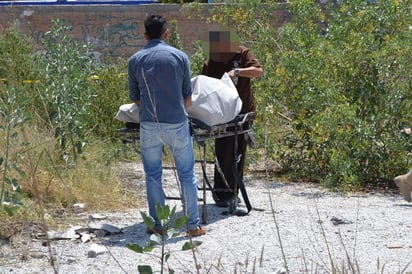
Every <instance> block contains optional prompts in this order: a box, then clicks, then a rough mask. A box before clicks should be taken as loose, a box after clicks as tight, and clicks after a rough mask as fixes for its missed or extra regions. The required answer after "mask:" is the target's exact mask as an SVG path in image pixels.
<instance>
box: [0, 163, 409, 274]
mask: <svg viewBox="0 0 412 274" xmlns="http://www.w3.org/2000/svg"><path fill="white" fill-rule="evenodd" d="M128 165H130V166H129V168H130V169H131V170H132V171H133V173H135V174H137V176H136V177H135V178H142V176H143V171H142V168H141V166H139V165H138V164H128ZM164 172H165V175H164V181H165V189H166V192H167V195H170V196H176V194H177V193H176V191H175V189H176V186H175V182H174V180H173V173H172V171H171V170H165V171H164ZM200 176H201V175H199V178H201V177H200ZM134 183H135V184H136V186H140V188H139V189H140V190H141V189H142V188H141V185H142V184H143V183H142V180H141V179H136V180H135V182H134ZM245 183H246V189H247V192H248V195H249V198H250V201H251V203H252V206H253V207H254V208H255V209H254V210H252V211H251V212H250V213H249V214H248V215H247V216H243V217H241V216H235V215H228V214H227V209H225V208H218V207H215V206H214V204H213V201H212V198H211V193H210V192H209V191H208V192H207V196H206V201H207V203H206V207H205V208H206V210H207V211H203V210H204V209H201V212H207V215H208V216H207V223H206V224H205V227H206V229H207V234H206V235H205V236H201V237H197V238H195V239H196V240H199V241H201V242H202V244H201V245H200V246H199V247H198V248H197V250H196V252H195V253H194V255H195V257H196V261H197V264H198V266H199V267H200V268H199V272H198V273H279V272H280V271H279V270H280V268H282V267H283V268H285V269H287V270H288V271H289V273H391V274H392V273H412V263H411V262H412V237H411V229H412V218H411V216H412V215H411V212H412V206H411V204H409V203H407V202H406V201H404V200H403V199H402V197H401V196H400V195H399V194H397V193H361V194H358V193H357V194H355V193H349V194H340V193H331V192H328V191H326V190H324V189H321V188H319V187H318V186H316V185H312V184H298V183H280V182H265V181H262V180H259V179H254V178H249V177H248V178H246V179H245ZM140 190H139V192H140V195H144V192H141V191H143V190H141V191H140ZM200 203H202V202H200ZM168 204H170V205H177V208H178V210H179V211H180V210H181V204H180V201H177V200H168ZM242 208H244V203H243V201H242V202H241V203H240V205H239V209H242ZM141 210H145V209H136V208H132V209H130V210H128V211H127V212H116V213H108V212H101V213H102V214H104V215H105V216H107V218H106V219H104V220H103V222H104V223H107V224H110V225H113V226H116V227H118V228H120V229H121V230H122V233H117V234H109V235H106V236H101V237H96V238H94V239H92V241H90V242H86V243H82V242H81V241H79V240H58V241H53V242H52V243H51V247H52V254H54V257H55V258H56V269H57V273H96V274H97V273H99V274H100V273H138V272H137V267H138V265H142V264H146V265H151V267H152V268H153V269H154V270H155V271H156V273H160V264H159V262H158V257H157V256H159V254H160V249H155V250H154V251H153V252H152V253H151V254H138V253H135V252H133V251H131V250H129V249H128V248H126V247H125V245H126V244H127V243H135V244H139V245H144V243H145V242H147V241H148V240H149V237H150V236H149V235H148V234H146V232H145V231H146V226H145V225H144V224H143V223H142V219H141V217H140V211H141ZM88 214H89V213H86V214H85V215H84V217H83V219H82V218H79V219H78V223H76V224H73V225H85V224H86V223H87V220H88V218H87V216H88ZM101 222H102V221H101ZM187 240H188V239H187V237H185V236H181V237H177V238H173V239H171V240H169V241H168V243H167V245H166V250H167V251H169V252H171V255H170V258H169V260H168V264H169V266H170V267H171V268H172V269H174V270H175V273H197V272H196V267H195V260H194V256H193V253H192V252H191V251H181V248H182V246H183V243H184V242H186V241H187ZM96 243H97V244H99V245H102V246H104V248H105V252H104V253H102V254H99V255H97V257H95V258H90V257H88V251H89V249H90V247H91V245H92V244H96ZM0 248H1V249H0V273H1V274H3V273H13V274H14V273H54V270H53V268H52V266H51V264H50V260H49V257H50V256H49V255H48V254H50V253H49V252H48V248H47V247H46V246H43V245H42V241H33V242H27V243H25V244H23V247H22V246H20V247H16V248H11V247H10V246H9V245H8V244H5V243H4V244H3V245H1V246H0ZM22 257H25V259H24V260H22ZM332 264H333V265H334V266H335V270H336V271H332V270H333V266H332ZM351 266H352V267H353V268H354V269H355V271H353V270H351V269H350V267H351ZM277 271H278V272H277ZM165 273H167V272H166V271H165Z"/></svg>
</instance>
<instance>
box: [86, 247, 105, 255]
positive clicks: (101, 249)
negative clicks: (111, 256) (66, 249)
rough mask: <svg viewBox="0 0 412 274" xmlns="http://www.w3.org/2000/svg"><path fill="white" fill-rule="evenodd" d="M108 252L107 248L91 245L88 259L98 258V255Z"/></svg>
mask: <svg viewBox="0 0 412 274" xmlns="http://www.w3.org/2000/svg"><path fill="white" fill-rule="evenodd" d="M106 252H107V248H106V247H105V246H103V245H98V244H91V245H90V248H89V251H88V252H87V257H89V258H96V257H97V255H100V254H103V253H106Z"/></svg>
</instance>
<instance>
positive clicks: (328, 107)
mask: <svg viewBox="0 0 412 274" xmlns="http://www.w3.org/2000/svg"><path fill="white" fill-rule="evenodd" d="M291 8H292V12H293V14H294V17H293V18H294V20H293V22H292V23H289V24H286V25H285V27H284V28H283V30H282V32H281V33H280V35H279V36H278V41H279V43H280V44H281V45H282V47H283V49H284V50H283V51H281V52H280V54H279V63H278V65H277V68H276V71H279V72H283V73H281V74H280V75H279V82H278V83H279V84H278V86H279V91H281V92H282V96H283V98H282V102H283V103H284V104H285V106H287V108H288V109H289V110H291V111H293V116H292V120H293V126H294V135H295V137H296V138H297V139H298V140H300V143H301V144H302V146H303V150H304V151H305V154H306V155H307V156H308V157H309V158H308V160H309V161H307V162H302V161H301V159H305V157H303V158H302V157H299V158H296V159H294V161H295V165H299V166H301V167H306V168H303V170H304V171H305V172H306V173H308V172H309V171H312V172H311V174H313V170H316V171H317V172H316V173H315V174H317V176H315V177H316V178H317V179H318V180H320V181H322V182H324V183H326V184H327V185H329V186H341V187H343V186H351V185H352V186H362V185H365V184H368V183H379V182H382V181H383V182H385V181H387V180H391V178H393V177H394V176H395V175H396V174H399V173H403V172H404V171H405V170H407V169H408V165H409V164H410V162H408V156H407V155H408V150H410V142H411V140H410V138H409V139H407V138H405V137H404V136H403V135H402V133H401V130H402V129H403V128H404V127H405V126H408V125H410V121H411V118H412V112H411V111H410V110H409V109H410V107H411V103H410V100H411V96H412V95H411V79H410V76H409V75H410V72H411V71H412V67H411V61H412V57H411V55H410V54H408V52H409V53H410V52H411V50H412V48H411V45H412V43H411V42H412V40H411V39H412V33H411V30H410V26H411V24H412V21H411V17H410V14H409V13H410V7H408V4H407V1H398V2H396V1H393V2H392V1H381V2H379V4H369V3H368V1H350V2H348V3H346V2H345V3H341V4H339V5H329V6H324V7H323V8H321V7H319V6H318V5H316V4H313V3H307V2H296V3H293V4H292V5H291Z"/></svg>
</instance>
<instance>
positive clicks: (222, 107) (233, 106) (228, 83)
mask: <svg viewBox="0 0 412 274" xmlns="http://www.w3.org/2000/svg"><path fill="white" fill-rule="evenodd" d="M191 81H192V89H193V93H192V104H191V105H190V107H189V109H188V111H187V112H188V114H189V117H191V118H195V119H198V120H200V121H202V122H203V123H205V124H207V125H209V126H214V125H219V124H224V123H227V122H230V121H232V120H233V119H235V117H236V116H237V115H238V114H239V113H240V110H241V109H242V100H241V99H240V97H239V94H238V92H237V89H236V87H235V85H234V84H233V82H232V79H230V76H229V75H228V74H227V73H225V74H224V75H223V76H222V78H221V79H216V78H212V77H208V76H204V75H199V76H196V77H194V78H192V80H191Z"/></svg>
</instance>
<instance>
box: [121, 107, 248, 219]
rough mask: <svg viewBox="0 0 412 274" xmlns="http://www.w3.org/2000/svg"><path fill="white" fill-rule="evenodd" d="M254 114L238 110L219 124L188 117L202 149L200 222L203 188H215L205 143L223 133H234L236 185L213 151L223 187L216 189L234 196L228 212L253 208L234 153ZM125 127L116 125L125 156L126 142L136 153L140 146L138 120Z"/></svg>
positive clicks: (205, 213) (192, 131)
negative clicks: (211, 179) (226, 175)
mask: <svg viewBox="0 0 412 274" xmlns="http://www.w3.org/2000/svg"><path fill="white" fill-rule="evenodd" d="M254 118H255V113H254V112H249V113H246V114H239V115H237V116H236V118H235V119H233V120H232V121H230V122H228V123H224V124H219V125H214V126H209V125H207V124H205V123H203V122H202V121H200V120H198V119H194V118H189V123H190V128H191V134H192V136H193V140H194V141H195V142H196V144H197V145H198V147H199V148H200V151H201V159H196V162H198V163H199V162H200V164H201V167H202V174H203V183H202V187H201V188H199V189H200V190H201V191H202V196H203V197H202V198H201V199H200V200H201V201H203V205H202V207H201V208H202V210H201V213H202V222H203V223H207V215H208V213H207V206H206V204H207V201H206V191H207V190H210V191H212V195H214V191H215V190H214V189H213V187H212V185H211V183H210V180H209V178H208V176H207V164H208V163H209V162H210V161H208V158H207V146H208V144H210V142H209V141H213V140H215V139H218V138H224V137H229V136H234V139H235V142H234V148H235V149H234V153H235V155H234V156H235V157H234V163H233V168H232V171H233V173H234V174H233V175H234V178H235V180H236V185H235V187H234V188H233V189H232V188H231V187H230V186H229V184H228V183H227V181H226V179H225V177H224V175H223V172H222V171H221V169H220V166H219V162H218V160H217V158H216V155H214V159H213V161H212V163H213V164H214V165H215V168H217V170H218V172H219V174H220V175H221V176H222V178H223V181H224V182H225V185H226V188H225V189H219V191H228V192H231V194H232V195H231V196H232V197H233V198H232V199H230V201H229V212H228V213H229V214H236V215H246V214H248V213H249V212H250V211H251V210H252V206H251V204H250V201H249V198H248V195H247V192H246V188H245V185H244V182H243V180H242V178H241V176H240V174H239V172H238V170H237V168H236V164H237V158H238V155H237V154H238V153H237V142H238V138H245V137H244V136H245V134H250V133H251V131H252V122H253V120H254ZM125 125H126V127H124V128H120V129H117V132H118V133H119V134H121V135H122V143H123V153H124V155H125V157H126V156H127V149H128V145H132V147H133V150H134V151H135V152H136V153H139V150H138V148H137V144H136V142H138V140H139V137H140V136H139V124H137V123H127V122H126V123H125ZM239 190H240V192H241V194H242V198H243V201H244V203H245V206H246V208H247V212H245V211H241V210H238V209H237V207H238V201H239V199H238V192H239Z"/></svg>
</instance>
